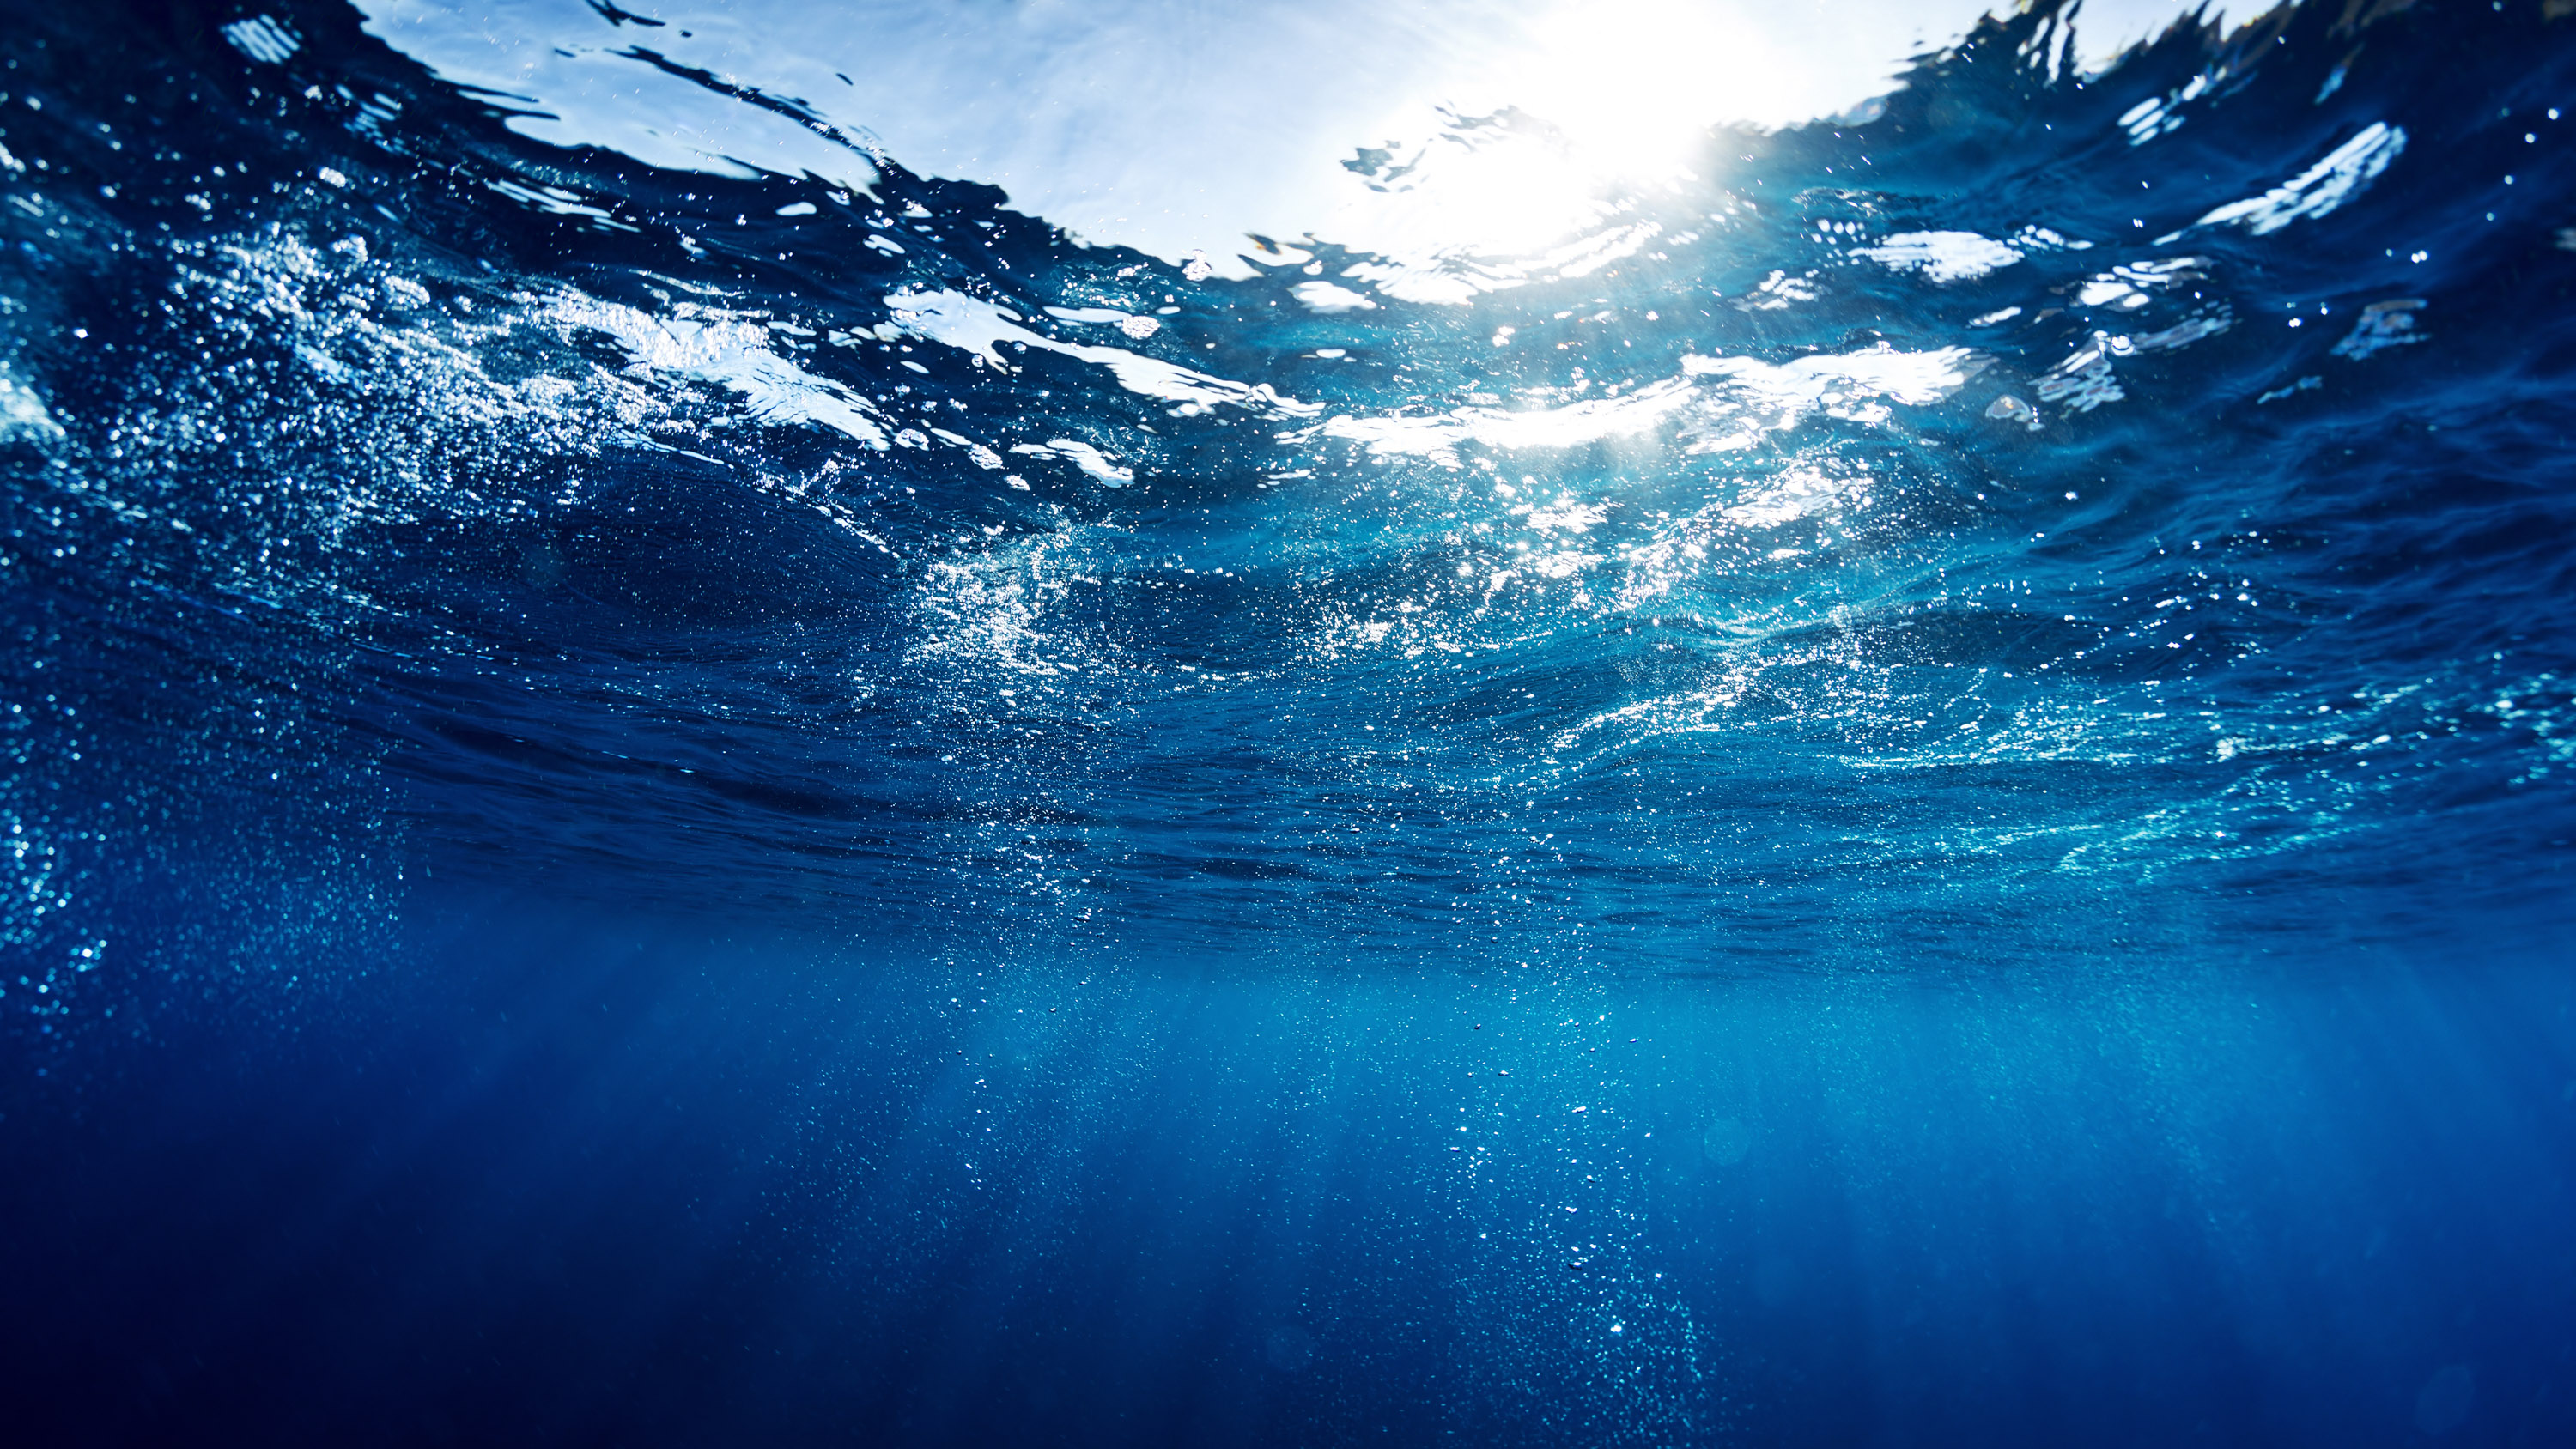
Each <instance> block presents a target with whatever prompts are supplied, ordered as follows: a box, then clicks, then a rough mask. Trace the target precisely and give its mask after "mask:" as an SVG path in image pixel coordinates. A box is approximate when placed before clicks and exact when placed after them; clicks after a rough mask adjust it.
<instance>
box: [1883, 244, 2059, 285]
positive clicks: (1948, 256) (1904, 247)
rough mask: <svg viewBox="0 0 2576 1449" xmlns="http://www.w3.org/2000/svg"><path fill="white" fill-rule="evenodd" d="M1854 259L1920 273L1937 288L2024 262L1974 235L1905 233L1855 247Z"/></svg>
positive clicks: (2013, 252)
mask: <svg viewBox="0 0 2576 1449" xmlns="http://www.w3.org/2000/svg"><path fill="white" fill-rule="evenodd" d="M1852 255H1853V256H1856V257H1867V258H1869V259H1870V260H1871V261H1874V262H1876V263H1878V264H1879V265H1881V266H1883V267H1885V268H1887V269H1888V270H1889V271H1891V272H1921V273H1922V274H1923V279H1924V280H1925V281H1927V282H1931V283H1934V284H1935V285H1939V284H1942V283H1947V282H1965V281H1970V280H1972V279H1974V278H1977V277H1982V276H1985V275H1987V274H1988V273H1990V272H1996V271H2001V270H2002V269H2003V268H2005V267H2009V266H2011V265H2012V264H2013V263H2015V262H2018V261H2020V260H2021V253H2020V252H2018V251H2016V250H2014V249H2013V248H2011V247H2009V246H2006V245H2004V244H2003V243H2002V242H1999V241H1996V240H1995V239H1994V238H1992V237H1986V236H1979V235H1978V234H1976V233H1975V232H1972V231H1903V232H1898V233H1896V234H1895V235H1893V236H1888V237H1884V238H1881V239H1880V241H1879V243H1878V245H1876V246H1868V247H1854V248H1852Z"/></svg>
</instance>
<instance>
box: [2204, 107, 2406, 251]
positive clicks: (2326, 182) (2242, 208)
mask: <svg viewBox="0 0 2576 1449" xmlns="http://www.w3.org/2000/svg"><path fill="white" fill-rule="evenodd" d="M2405 149H2406V132H2405V129H2404V128H2403V127H2399V126H2392V125H2390V124H2388V123H2387V122H2386V121H2374V122H2372V123H2371V124H2370V125H2368V126H2367V127H2364V128H2363V129H2362V131H2361V134H2359V135H2357V136H2355V137H2353V138H2352V139H2351V140H2349V141H2346V142H2344V143H2343V144H2342V145H2340V146H2337V147H2336V148H2334V149H2333V150H2332V151H2329V152H2327V153H2326V157H2325V159H2324V160H2322V161H2319V162H2318V163H2317V164H2316V165H2314V166H2311V167H2309V168H2308V169H2307V170H2305V171H2302V172H2300V173H2299V174H2298V175H2296V176H2293V177H2291V178H2290V179H2289V180H2288V181H2285V182H2283V183H2281V184H2280V185H2278V186H2275V187H2273V188H2272V189H2271V190H2269V191H2266V192H2264V193H2263V194H2262V195H2260V196H2249V197H2247V198H2246V199H2245V200H2243V201H2231V202H2229V203H2227V204H2226V205H2225V206H2222V207H2219V208H2217V209H2216V210H2214V211H2212V212H2210V213H2209V214H2208V215H2207V216H2204V217H2202V218H2201V219H2200V220H2198V221H2196V222H2193V223H2192V226H2242V227H2244V228H2245V229H2246V230H2248V231H2251V232H2253V233H2254V234H2255V235H2256V236H2264V235H2267V234H2269V233H2272V232H2276V231H2279V230H2280V229H2281V228H2283V227H2285V226H2288V225H2289V224H2290V223H2291V222H2294V221H2297V220H2298V219H2299V218H2301V217H2308V218H2310V219H2314V218H2316V217H2320V216H2324V215H2326V214H2328V213H2330V212H2332V211H2334V210H2335V209H2336V208H2338V207H2340V206H2342V205H2343V204H2344V203H2345V202H2348V201H2350V200H2352V199H2353V198H2354V197H2355V196H2358V195H2360V194H2361V191H2362V189H2363V188H2364V187H2366V186H2368V185H2369V184H2370V183H2371V182H2372V181H2373V180H2374V179H2376V178H2377V177H2378V175H2379V173H2381V172H2382V171H2385V170H2387V169H2388V163H2389V162H2391V161H2394V160H2396V159H2397V157H2398V155H2399V154H2400V153H2402V152H2403V151H2405ZM2189 229H2190V228H2188V227H2187V228H2185V230H2189ZM2181 235H2182V233H2181V232H2175V233H2172V234H2171V235H2168V236H2163V237H2158V238H2157V240H2158V241H2159V242H2166V241H2172V240H2174V239H2175V238H2176V237H2179V236H2181Z"/></svg>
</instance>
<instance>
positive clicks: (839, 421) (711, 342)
mask: <svg viewBox="0 0 2576 1449" xmlns="http://www.w3.org/2000/svg"><path fill="white" fill-rule="evenodd" d="M551 311H552V314H553V316H554V317H555V318H556V319H557V320H558V321H561V322H564V323H567V324H569V325H571V326H574V327H582V328H587V329H589V330H590V331H593V332H597V333H601V334H603V335H605V336H607V337H610V338H613V339H615V340H616V342H617V344H618V345H619V346H621V347H623V348H625V349H626V351H627V354H628V355H629V356H631V357H633V358H634V359H635V363H634V365H635V366H636V367H638V368H643V369H647V370H650V371H655V372H664V373H672V374H676V375H678V376H681V377H690V378H696V379H698V380H700V381H702V382H712V383H716V384H718V385H720V386H722V387H724V388H726V389H728V390H730V391H732V392H734V393H736V394H738V395H739V396H741V397H742V399H743V401H744V404H745V406H746V410H747V411H748V412H749V413H750V414H751V415H752V416H753V417H754V418H756V419H758V420H760V421H762V422H766V423H809V424H812V425H814V426H816V427H824V428H830V429H833V430H834V431H836V432H841V433H846V434H848V435H849V436H850V437H852V438H855V439H857V440H858V441H860V442H862V443H865V444H866V445H867V446H869V447H871V448H884V447H887V446H889V444H888V442H887V439H886V433H885V429H883V428H882V427H879V426H878V425H877V423H876V420H875V415H876V413H877V408H876V405H875V404H874V403H871V402H869V401H868V400H867V399H866V398H863V397H860V396H859V395H858V394H856V393H854V392H851V391H850V390H849V389H848V388H845V387H843V386H841V385H840V384H839V383H836V382H833V381H831V380H829V379H827V378H820V377H816V376H815V375H814V374H812V373H810V372H807V371H806V370H805V369H803V368H801V367H798V366H797V365H796V364H795V363H792V362H790V361H788V360H787V359H786V358H783V357H781V356H779V355H778V354H777V353H775V352H772V351H770V350H769V333H768V330H767V329H766V328H764V327H762V326H760V325H759V324H757V323H752V322H745V321H739V320H735V319H732V318H660V317H654V316H650V315H648V314H646V313H643V312H639V311H637V310H636V309H634V308H632V307H625V306H620V305H618V304H616V303H614V302H602V301H600V300H598V299H596V298H593V297H585V296H578V295H575V296H571V297H566V298H564V299H561V300H559V301H558V302H557V303H556V304H555V305H554V307H553V308H552V309H551Z"/></svg>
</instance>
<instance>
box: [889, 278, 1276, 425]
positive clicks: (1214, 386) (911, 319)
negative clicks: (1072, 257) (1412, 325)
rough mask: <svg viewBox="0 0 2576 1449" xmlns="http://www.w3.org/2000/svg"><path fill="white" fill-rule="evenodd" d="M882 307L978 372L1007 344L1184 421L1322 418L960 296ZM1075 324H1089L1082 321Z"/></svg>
mask: <svg viewBox="0 0 2576 1449" xmlns="http://www.w3.org/2000/svg"><path fill="white" fill-rule="evenodd" d="M885 304H886V307H887V309H888V310H889V311H890V312H891V313H892V314H893V316H894V325H895V327H896V328H897V329H899V330H901V331H903V332H904V333H907V334H909V335H911V336H914V337H920V338H923V339H926V340H928V341H931V342H937V343H941V344H943V345H945V346H949V347H954V348H957V349H959V350H961V351H964V352H968V353H971V354H973V355H974V356H977V357H980V358H982V359H984V362H985V365H987V366H990V367H998V368H1001V369H1003V370H1005V371H1008V370H1009V369H1010V365H1011V364H1010V361H1009V359H1007V358H1005V357H1004V356H1003V355H1002V352H1001V344H1004V343H1010V344H1013V345H1015V346H1019V347H1030V348H1036V349H1039V350H1041V351H1045V352H1053V353H1058V354H1060V355H1062V356H1065V357H1072V358H1078V359H1080V360H1081V361H1084V362H1088V363H1091V364H1093V365H1094V366H1097V367H1105V368H1107V369H1109V373H1110V375H1111V376H1112V377H1114V378H1116V379H1117V380H1118V385H1119V386H1120V387H1123V388H1125V389H1127V390H1128V391H1129V392H1135V393H1143V394H1144V395H1146V396H1147V397H1156V398H1161V399H1163V400H1164V401H1166V402H1173V403H1178V404H1180V407H1179V408H1178V409H1176V411H1180V412H1182V413H1184V414H1187V413H1192V412H1204V411H1206V410H1208V409H1210V408H1215V407H1219V406H1231V407H1239V408H1244V409H1246V410H1248V411H1251V412H1254V413H1257V414H1259V415H1261V416H1263V417H1273V418H1282V417H1311V416H1313V415H1315V414H1316V413H1320V412H1322V411H1323V405H1322V404H1320V403H1309V402H1300V401H1298V400H1297V399H1295V398H1289V397H1282V396H1280V395H1279V393H1278V391H1277V390H1276V389H1274V388H1272V387H1271V386H1270V385H1269V384H1268V383H1242V382H1233V381H1230V380H1228V379H1226V378H1222V377H1211V376H1209V375H1208V374H1207V373H1204V372H1195V371H1192V370H1191V369H1189V368H1186V367H1183V366H1181V365H1180V364H1178V363H1174V362H1165V361H1164V360H1162V359H1161V358H1159V357H1147V356H1145V355H1143V354H1142V353H1135V352H1129V351H1127V350H1125V349H1123V348H1117V347H1095V346H1091V345H1089V344H1087V343H1079V342H1059V341H1057V340H1056V339H1054V338H1052V337H1049V336H1047V335H1045V334H1044V333H1041V332H1033V331H1031V330H1029V329H1028V328H1026V327H1023V326H1021V325H1020V323H1021V320H1022V319H1021V317H1020V314H1018V313H1017V312H1013V311H1011V310H1009V309H1008V308H1005V307H1000V306H996V305H995V304H993V303H991V302H987V301H985V300H983V299H982V298H980V297H969V296H967V295H966V294H965V293H963V292H947V291H941V292H899V293H896V294H895V295H893V296H890V297H888V298H886V299H885ZM1094 310H1104V311H1105V310H1106V309H1094ZM1115 315H1118V316H1124V315H1125V314H1124V313H1119V314H1115ZM1079 320H1085V321H1088V320H1091V319H1090V318H1089V317H1087V316H1085V317H1082V318H1080V319H1079ZM1101 320H1107V319H1106V318H1103V319H1101Z"/></svg>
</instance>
